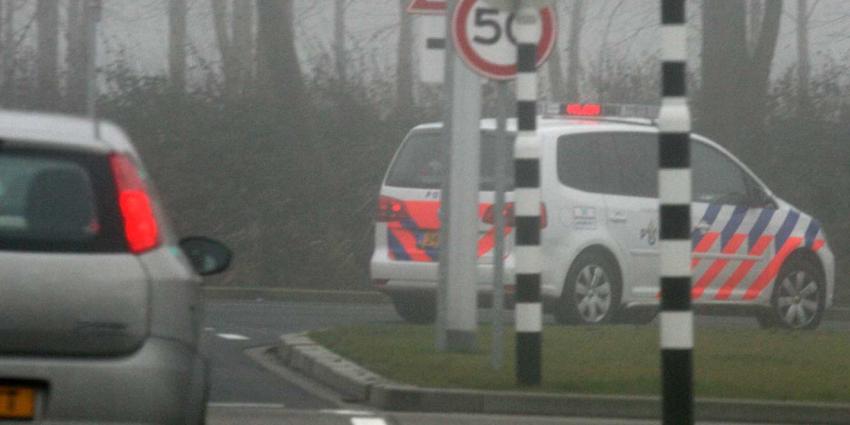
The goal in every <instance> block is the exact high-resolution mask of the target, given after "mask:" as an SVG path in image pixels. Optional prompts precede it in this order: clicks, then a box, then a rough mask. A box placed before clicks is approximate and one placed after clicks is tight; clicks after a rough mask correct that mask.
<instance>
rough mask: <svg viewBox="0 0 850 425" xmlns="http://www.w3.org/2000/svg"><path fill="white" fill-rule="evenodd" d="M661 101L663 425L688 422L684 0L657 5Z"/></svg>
mask: <svg viewBox="0 0 850 425" xmlns="http://www.w3.org/2000/svg"><path fill="white" fill-rule="evenodd" d="M661 7H662V9H661V23H662V27H661V28H662V29H661V40H662V46H663V48H662V60H663V62H662V65H661V70H662V76H661V81H662V97H663V100H662V104H661V111H660V112H659V117H658V129H659V170H658V192H659V198H660V217H659V222H660V223H661V226H660V252H661V282H660V285H661V319H660V320H661V325H660V328H661V329H660V334H661V335H660V337H661V374H662V413H663V415H662V416H663V423H664V424H665V425H673V424H675V425H687V424H693V423H694V414H693V405H694V398H693V347H694V335H693V334H694V323H693V321H694V319H693V312H692V310H691V267H690V263H691V237H690V231H691V168H690V167H691V158H690V131H691V118H690V110H689V109H688V103H687V83H686V81H687V80H686V78H687V72H686V70H687V59H688V49H687V32H686V29H685V19H686V14H685V0H663V1H662V4H661Z"/></svg>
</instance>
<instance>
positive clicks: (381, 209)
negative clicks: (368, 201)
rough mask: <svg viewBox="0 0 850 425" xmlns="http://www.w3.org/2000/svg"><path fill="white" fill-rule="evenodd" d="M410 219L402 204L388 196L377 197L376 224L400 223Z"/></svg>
mask: <svg viewBox="0 0 850 425" xmlns="http://www.w3.org/2000/svg"><path fill="white" fill-rule="evenodd" d="M406 218H410V215H409V214H408V213H407V208H406V207H405V206H404V203H403V202H401V201H400V200H398V199H396V198H391V197H389V196H380V197H378V215H377V217H376V218H375V219H376V220H377V221H378V222H390V221H401V220H404V219H406Z"/></svg>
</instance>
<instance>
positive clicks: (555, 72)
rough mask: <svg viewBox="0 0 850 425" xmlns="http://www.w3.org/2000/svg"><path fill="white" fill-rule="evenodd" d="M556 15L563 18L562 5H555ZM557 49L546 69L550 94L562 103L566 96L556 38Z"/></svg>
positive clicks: (555, 48) (553, 52)
mask: <svg viewBox="0 0 850 425" xmlns="http://www.w3.org/2000/svg"><path fill="white" fill-rule="evenodd" d="M554 9H555V15H557V16H558V17H559V18H560V16H561V13H560V12H561V7H560V3H557V2H556V3H555V5H554ZM555 40H556V43H555V47H554V48H553V49H552V54H551V55H549V60H548V61H547V64H546V68H547V70H548V71H549V92H550V93H552V97H553V98H554V99H553V100H555V101H557V102H561V101H564V100H565V95H564V75H563V70H562V69H561V50H560V49H561V47H562V46H559V45H558V43H557V37H556V39H555Z"/></svg>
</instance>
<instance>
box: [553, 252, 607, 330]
mask: <svg viewBox="0 0 850 425" xmlns="http://www.w3.org/2000/svg"><path fill="white" fill-rule="evenodd" d="M620 288H621V285H620V276H619V272H618V270H617V267H616V265H614V264H613V263H612V262H611V261H610V260H609V259H608V258H606V257H603V256H600V255H596V254H594V253H585V254H582V255H580V256H579V257H578V258H577V259H576V260H575V261H574V262H573V265H572V267H570V271H569V273H567V279H566V281H565V282H564V290H563V292H562V294H561V302H560V305H559V306H558V308H557V309H556V310H555V319H556V320H557V321H558V322H559V323H565V324H586V325H591V324H602V323H608V322H610V321H611V320H612V318H613V316H614V314H615V313H616V310H617V308H619V306H620Z"/></svg>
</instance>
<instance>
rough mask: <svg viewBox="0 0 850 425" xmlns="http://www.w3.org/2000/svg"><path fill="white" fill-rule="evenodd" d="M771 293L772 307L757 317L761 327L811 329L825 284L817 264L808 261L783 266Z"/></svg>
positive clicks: (821, 306) (817, 318)
mask: <svg viewBox="0 0 850 425" xmlns="http://www.w3.org/2000/svg"><path fill="white" fill-rule="evenodd" d="M775 285H776V287H775V288H774V289H773V296H772V297H771V309H770V311H768V312H765V313H763V314H762V316H761V317H759V323H760V324H761V325H762V326H763V327H781V328H786V329H814V328H815V327H817V326H818V324H819V323H820V321H821V319H822V317H823V309H824V295H825V289H826V288H825V285H824V281H823V278H822V277H821V273H820V272H819V270H818V268H817V267H815V266H814V265H812V264H811V263H810V262H808V261H801V260H796V261H790V262H788V263H787V264H785V265H784V266H783V267H782V271H780V273H779V277H778V278H777V279H776V283H775Z"/></svg>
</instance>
